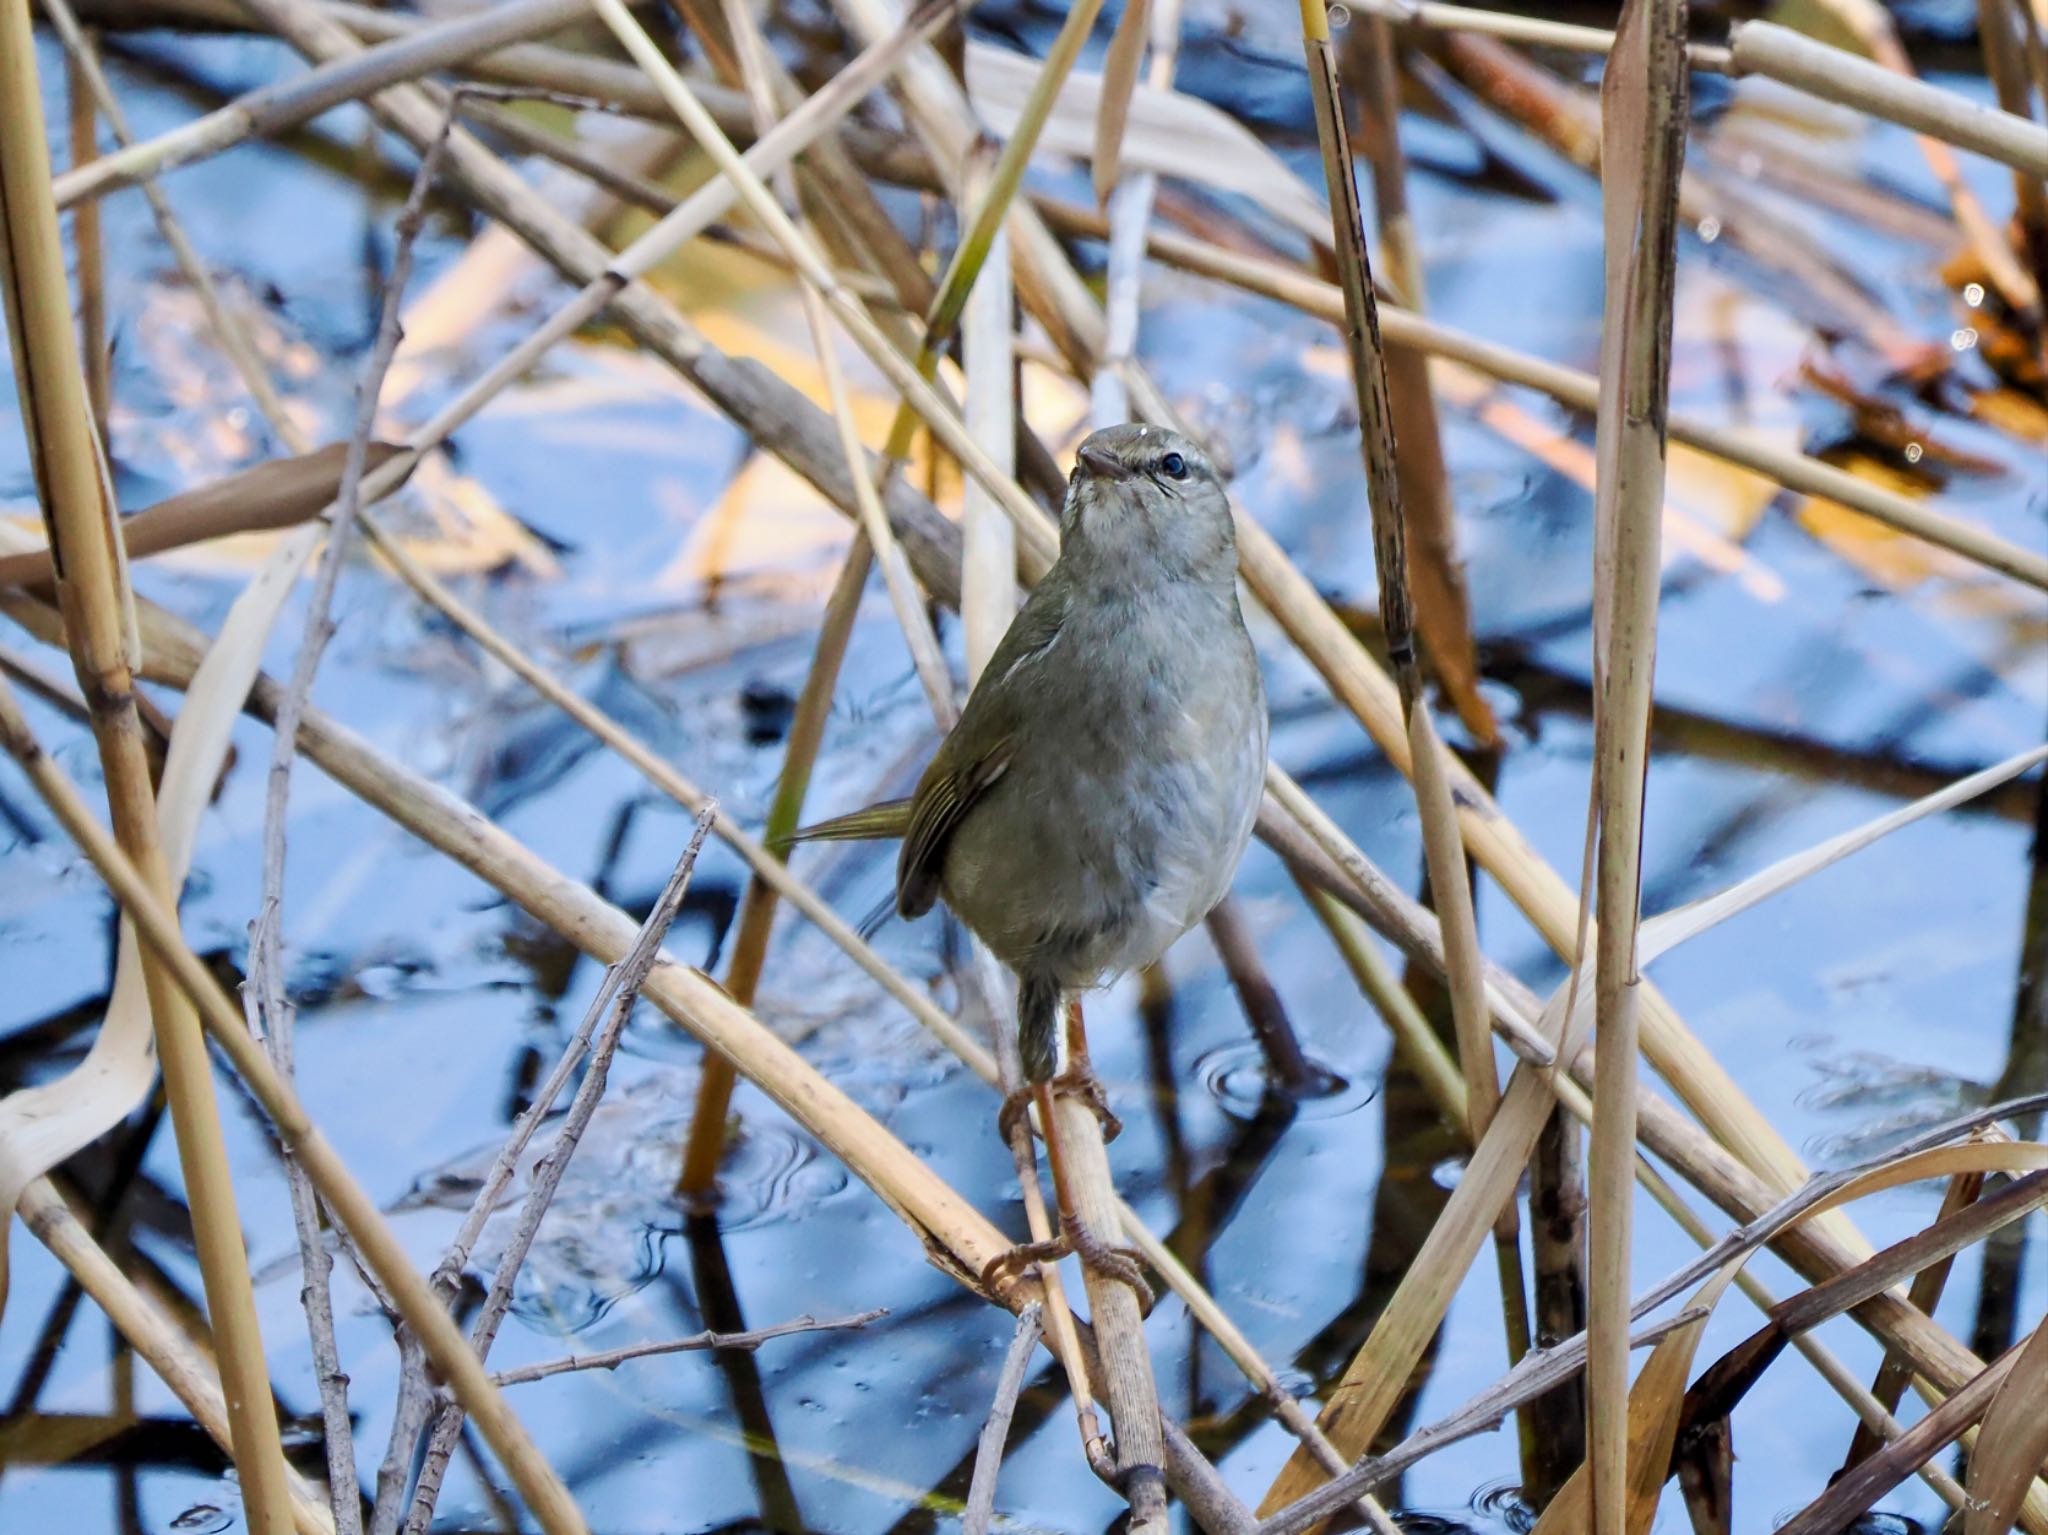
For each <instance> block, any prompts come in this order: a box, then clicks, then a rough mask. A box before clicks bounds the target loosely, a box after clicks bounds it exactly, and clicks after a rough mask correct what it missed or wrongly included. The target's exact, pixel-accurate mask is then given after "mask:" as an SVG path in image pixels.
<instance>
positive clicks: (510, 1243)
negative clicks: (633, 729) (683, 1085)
mask: <svg viewBox="0 0 2048 1535" xmlns="http://www.w3.org/2000/svg"><path fill="white" fill-rule="evenodd" d="M717 813H718V812H717V807H716V806H715V805H707V806H705V807H704V809H703V810H702V811H700V812H699V813H698V816H697V824H696V826H695V827H694V828H693V829H692V830H691V833H690V840H689V841H688V842H687V843H685V844H684V846H683V851H682V856H681V857H679V858H678V859H677V860H676V866H675V868H674V869H673V870H672V871H671V872H670V874H669V877H668V880H667V882H666V883H665V884H664V885H663V886H662V888H661V893H660V894H659V895H658V896H656V897H655V900H654V905H653V907H652V909H650V910H649V911H648V913H647V918H646V920H645V921H644V922H642V923H641V924H640V930H639V931H638V932H637V933H635V934H634V935H633V942H632V943H631V945H630V946H629V947H628V948H627V950H626V952H625V953H624V954H623V955H622V956H621V957H620V958H619V959H618V961H617V962H616V963H614V964H612V965H611V966H609V967H608V968H607V970H606V972H605V977H604V981H603V982H602V984H600V986H599V987H598V992H597V995H596V996H595V997H593V998H592V999H591V1004H590V1008H589V1010H588V1012H587V1013H586V1015H585V1018H584V1022H583V1024H582V1026H581V1027H580V1028H579V1029H578V1031H577V1032H578V1033H579V1034H581V1035H583V1036H584V1037H586V1038H590V1057H589V1064H588V1065H587V1066H586V1067H585V1068H584V1072H583V1080H582V1081H581V1082H579V1083H578V1084H577V1086H576V1096H575V1097H574V1098H572V1099H571V1100H570V1102H569V1111H568V1113H567V1114H565V1115H564V1116H563V1119H562V1128H561V1129H560V1130H558V1131H556V1132H555V1138H554V1141H553V1143H552V1144H551V1145H550V1146H549V1147H548V1149H547V1151H546V1152H545V1153H543V1154H542V1156H541V1158H540V1160H539V1161H538V1162H536V1163H535V1164H534V1166H533V1171H532V1173H531V1174H530V1175H529V1181H528V1184H527V1190H526V1198H525V1199H524V1200H523V1201H522V1202H521V1204H520V1207H519V1218H518V1220H517V1221H515V1222H514V1223H513V1227H512V1231H511V1233H510V1235H508V1236H507V1238H506V1240H505V1247H504V1250H503V1252H502V1253H500V1254H499V1257H498V1266H497V1268H496V1270H495V1271H494V1272H493V1273H492V1275H491V1285H490V1289H489V1291H488V1292H487V1293H486V1294H485V1296H484V1303H483V1306H482V1308H481V1309H480V1310H479V1311H478V1313H477V1318H476V1321H475V1322H474V1323H473V1324H471V1326H470V1330H469V1346H470V1348H471V1349H473V1350H474V1351H475V1353H476V1357H477V1359H478V1360H479V1361H482V1360H485V1359H488V1358H489V1357H490V1353H491V1345H492V1344H493V1343H495V1342H496V1341H497V1338H498V1328H499V1327H500V1326H501V1325H502V1324H503V1323H504V1320H505V1317H506V1315H507V1313H509V1312H510V1311H511V1309H512V1290H513V1287H514V1286H515V1285H516V1284H518V1282H519V1270H520V1269H521V1268H522V1267H523V1266H524V1265H525V1263H526V1255H527V1254H528V1253H529V1252H531V1251H532V1250H533V1243H534V1239H535V1238H536V1237H538V1236H539V1235H540V1227H541V1222H542V1221H543V1220H545V1219H546V1218H547V1213H548V1207H549V1206H550V1205H552V1204H553V1203H554V1199H555V1191H556V1190H557V1189H559V1188H560V1187H561V1185H562V1175H563V1174H564V1173H566V1172H567V1171H568V1170H569V1159H570V1158H571V1157H573V1156H575V1155H576V1148H577V1146H578V1145H580V1144H581V1143H582V1140H583V1132H584V1131H585V1129H587V1128H588V1127H589V1124H590V1120H591V1116H592V1115H594V1114H595V1113H596V1112H597V1106H598V1104H599V1102H600V1101H602V1099H603V1098H604V1090H605V1084H606V1082H607V1081H608V1080H609V1078H610V1075H611V1064H612V1056H613V1054H614V1052H616V1051H617V1049H618V1047H619V1040H620V1038H621V1037H622V1036H623V1035H624V1034H625V1032H626V1025H627V1023H628V1022H630V1021H631V1019H632V1017H633V1009H634V1007H635V1006H636V1005H637V1004H638V1003H639V1000H640V988H641V987H642V986H643V985H645V984H646V981H647V976H648V973H649V972H650V971H652V970H653V968H654V965H655V961H656V960H657V959H659V958H660V956H661V945H662V940H663V939H665V938H666V937H667V936H668V930H669V926H670V924H671V923H673V922H674V921H675V918H676V913H677V912H678V911H680V910H682V905H683V896H684V895H685V894H686V893H688V891H689V888H690V876H691V875H692V874H694V873H695V872H696V868H697V855H698V854H699V853H701V852H702V851H703V850H704V839H705V837H706V836H708V835H709V834H710V831H711V823H712V822H713V821H714V820H715V819H716V818H717ZM600 1017H602V1018H603V1020H604V1023H603V1027H602V1028H598V1027H597V1022H598V1019H599V1018H600ZM593 1030H595V1033H594V1037H593V1035H592V1031H593ZM418 1384H419V1385H420V1386H421V1387H422V1388H424V1387H425V1386H426V1384H427V1382H426V1379H425V1371H424V1370H422V1371H421V1378H420V1381H419V1383H418ZM401 1389H402V1388H401ZM423 1394H424V1392H423ZM462 1418H463V1412H462V1404H461V1403H460V1402H448V1403H445V1404H444V1405H443V1406H442V1408H441V1410H440V1412H439V1414H438V1415H437V1417H436V1418H435V1420H434V1428H433V1433H432V1435H431V1436H430V1437H429V1438H428V1440H427V1447H426V1452H425V1455H424V1457H423V1458H422V1460H421V1462H420V1474H419V1480H418V1482H417V1484H416V1485H415V1486H414V1489H413V1497H412V1508H411V1510H410V1512H408V1513H407V1515H406V1520H405V1527H406V1530H407V1531H408V1535H425V1531H426V1529H427V1527H428V1526H429V1525H431V1524H432V1523H433V1520H434V1505H435V1503H436V1501H437V1500H438V1499H439V1497H440V1493H441V1482H442V1479H443V1478H444V1477H445V1476H446V1475H447V1472H448V1461H449V1458H450V1456H452V1455H453V1454H454V1452H455V1441H456V1440H457V1439H458V1438H459V1437H460V1436H461V1434H462ZM410 1463H411V1457H410V1456H407V1457H405V1459H404V1461H403V1462H402V1464H408V1465H409V1464H410Z"/></svg>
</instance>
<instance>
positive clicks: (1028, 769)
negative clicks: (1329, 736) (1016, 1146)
mask: <svg viewBox="0 0 2048 1535" xmlns="http://www.w3.org/2000/svg"><path fill="white" fill-rule="evenodd" d="M1266 734H1267V720H1266V697H1265V688H1264V685H1263V683H1262V682H1261V680H1260V676H1259V666H1258V658H1257V656H1256V654H1255V653H1254V651H1253V649H1252V642H1251V637H1250V635H1249V634H1247V633H1246V632H1245V626H1244V616H1243V614H1242V613H1241V612H1240V610H1239V608H1238V600H1237V540H1236V530H1235V527H1234V525H1233V523H1232V521H1231V513H1230V503H1229V501H1228V499H1227V498H1226V497H1225V495H1224V493H1223V487H1222V485H1221V483H1220V482H1219V481H1218V479H1217V477H1216V472H1215V470H1214V468H1213V467H1212V466H1211V465H1210V463H1209V460H1208V458H1207V456H1206V455H1204V454H1203V452H1202V451H1201V450H1200V449H1199V448H1197V447H1196V446H1195V445H1194V444H1193V443H1191V442H1189V441H1188V440H1187V439H1186V438H1185V437H1182V436H1180V435H1179V434H1178V433H1175V432H1170V431H1166V430H1162V429H1161V428H1158V427H1151V426H1135V425H1133V426H1116V427H1110V428H1108V429H1107V430H1105V431H1100V432H1097V433H1095V434H1094V435H1093V436H1092V437H1090V438H1088V440H1087V441H1085V442H1084V443H1082V444H1081V448H1080V454H1079V460H1078V463H1077V465H1076V467H1075V470H1074V474H1073V478H1072V480H1071V482H1070V483H1069V485H1068V489H1067V499H1066V505H1065V508H1064V509H1063V511H1062V513H1061V517H1060V554H1059V558H1058V559H1057V560H1056V561H1055V562H1054V563H1053V566H1052V568H1051V569H1050V570H1048V571H1047V572H1046V574H1045V577H1044V579H1043V580H1041V581H1040V582H1039V583H1038V585H1037V587H1036V588H1035V589H1034V590H1033V591H1032V593H1031V595H1030V597H1029V598H1028V599H1027V600H1026V602H1025V603H1024V606H1023V607H1022V608H1021V609H1020V610H1019V612H1018V614H1017V617H1016V619H1015V620H1014V621H1013V622H1012V623H1011V625H1010V628H1009V631H1008V633H1006V634H1005V635H1004V636H1003V639H1002V643H1001V644H1000V645H998V646H997V648H996V652H995V654H994V655H993V656H991V657H990V658H989V663H988V666H987V668H986V670H985V671H984V672H983V674H982V678H981V681H980V683H979V685H978V686H977V687H976V688H975V689H974V692H973V695H972V696H971V697H970V698H969V699H968V701H967V707H966V708H965V709H964V710H962V711H961V715H960V719H959V723H957V724H956V725H955V726H954V727H953V729H952V731H951V732H950V733H949V734H948V735H947V736H946V739H945V740H944V741H943V742H942V743H941V744H940V746H939V749H938V753H937V755H936V756H934V757H933V758H932V762H931V765H930V766H929V767H928V768H926V769H925V773H924V777H923V778H922V779H921V780H920V781H919V783H918V786H917V792H916V793H915V794H914V795H912V796H911V797H910V798H909V799H908V800H898V801H894V802H892V803H890V804H886V805H878V806H875V807H873V808H872V809H869V810H863V811H856V812H855V813H853V814H852V815H848V816H843V817H840V818H839V819H837V820H833V821H827V822H824V823H822V824H820V825H818V826H814V827H810V828H808V829H807V830H805V831H803V832H800V833H799V834H798V835H799V837H802V838H870V837H888V836H901V837H902V838H903V848H902V852H901V855H900V856H899V858H898V860H897V865H896V908H897V910H898V911H899V912H900V913H902V915H904V916H905V917H918V916H922V915H923V914H924V913H925V912H927V911H929V910H930V909H931V907H932V904H933V902H934V901H935V900H937V899H939V898H941V897H943V898H944V900H945V902H946V904H947V905H948V906H949V907H951V908H952V910H953V911H954V913H955V914H956V915H957V916H958V917H959V918H960V920H961V921H963V922H964V923H966V924H967V926H968V927H969V928H970V929H971V930H972V931H973V932H974V933H975V934H976V936H978V937H979V938H980V939H981V940H982V941H983V942H984V943H985V944H987V945H988V947H989V949H990V951H991V952H993V953H994V954H995V956H996V957H997V958H998V959H1000V960H1001V961H1002V962H1003V963H1004V964H1005V965H1007V966H1008V967H1009V968H1010V970H1011V971H1013V972H1014V973H1015V974H1016V977H1017V982H1018V999H1017V1035H1018V1043H1019V1047H1020V1052H1021V1054H1022V1057H1023V1062H1024V1072H1025V1076H1026V1078H1027V1079H1028V1081H1029V1082H1030V1083H1033V1084H1036V1083H1041V1082H1044V1081H1046V1080H1047V1079H1049V1078H1050V1077H1051V1076H1052V1075H1053V1070H1054V1066H1055V1064H1056V1060H1057V1053H1058V1048H1057V1040H1058V1034H1059V1030H1058V1022H1059V1018H1060V1013H1061V1006H1062V1002H1063V1000H1064V999H1066V998H1068V997H1070V996H1071V995H1072V994H1074V993H1076V992H1079V991H1083V990H1086V989H1088V988H1090V987H1094V986H1100V985H1103V984H1106V983H1107V982H1108V981H1110V980H1112V979H1114V978H1115V977H1116V976H1117V975H1119V974H1121V973H1123V972H1124V971H1126V970H1131V969H1134V968H1138V967H1142V966H1144V965H1149V964H1150V963H1152V962H1153V961H1154V960H1156V959H1157V958H1159V956H1160V955H1161V954H1163V953H1164V952H1165V951H1166V949H1167V947H1168V945H1170V944H1171V943H1173V941H1174V940H1175V939H1177V938H1179V937H1180V936H1181V934H1183V933H1185V932H1186V931H1187V930H1188V929H1189V928H1191V927H1193V926H1194V925H1195V924H1196V923H1198V922H1200V921H1201V920H1202V919H1203V918H1204V917H1205V916H1207V915H1208V913H1209V911H1210V909H1211V908H1213V907H1214V906H1215V905H1216V903H1217V902H1218V901H1220V900H1222V898H1223V896H1224V895H1225V893H1226V892H1227V891H1228V890H1229V888H1230V881H1231V878H1232V876H1233V875H1234V874H1235V873H1236V870H1237V865H1238V860H1239V859H1240V858H1241V857H1242V856H1243V854H1244V850H1245V845H1246V843H1247V842H1248V841H1249V840H1250V838H1251V834H1252V823H1253V821H1254V820H1255V818H1256V817H1257V814H1258V807H1259V799H1260V794H1261V789H1262V785H1263V783H1264V781H1265V772H1266Z"/></svg>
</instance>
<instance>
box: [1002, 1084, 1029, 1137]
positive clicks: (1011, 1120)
mask: <svg viewBox="0 0 2048 1535" xmlns="http://www.w3.org/2000/svg"><path fill="white" fill-rule="evenodd" d="M1031 1093H1032V1089H1031V1088H1030V1086H1029V1085H1026V1086H1024V1087H1020V1088H1018V1089H1017V1090H1016V1091H1015V1092H1013V1093H1007V1094H1005V1095H1004V1097H1003V1106H1002V1108H1000V1109H998V1110H997V1111H996V1133H997V1134H999V1135H1001V1136H1002V1138H1003V1143H1004V1144H1005V1145H1008V1144H1009V1143H1010V1142H1011V1141H1012V1140H1014V1139H1015V1138H1016V1132H1017V1127H1018V1126H1019V1125H1022V1126H1023V1127H1024V1137H1025V1139H1026V1140H1029V1139H1030V1138H1031Z"/></svg>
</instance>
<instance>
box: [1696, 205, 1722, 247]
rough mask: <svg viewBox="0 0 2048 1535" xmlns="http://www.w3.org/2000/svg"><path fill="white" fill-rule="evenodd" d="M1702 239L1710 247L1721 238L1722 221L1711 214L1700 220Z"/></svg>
mask: <svg viewBox="0 0 2048 1535" xmlns="http://www.w3.org/2000/svg"><path fill="white" fill-rule="evenodd" d="M1700 238H1701V239H1702V240H1704V241H1706V243H1707V244H1709V245H1712V244H1713V243H1714V242H1715V241H1716V240H1718V239H1720V238H1721V221H1720V220H1719V219H1717V218H1715V217H1714V216H1713V215H1712V214H1711V213H1710V214H1708V215H1707V216H1706V217H1705V218H1703V219H1701V220H1700Z"/></svg>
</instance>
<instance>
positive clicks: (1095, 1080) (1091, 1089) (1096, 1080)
mask: <svg viewBox="0 0 2048 1535" xmlns="http://www.w3.org/2000/svg"><path fill="white" fill-rule="evenodd" d="M1049 1085H1050V1086H1051V1088H1052V1090H1053V1092H1054V1094H1056V1095H1058V1094H1068V1095H1071V1096H1073V1097H1076V1098H1079V1099H1080V1100H1081V1101H1082V1102H1083V1103H1085V1104H1086V1105H1087V1106H1088V1109H1089V1112H1090V1113H1092V1114H1093V1115H1094V1116H1095V1117H1096V1119H1098V1120H1100V1121H1101V1123H1102V1138H1103V1140H1105V1141H1113V1140H1115V1139H1116V1138H1117V1137H1118V1136H1119V1135H1121V1134H1123V1132H1124V1122H1123V1121H1122V1120H1121V1119H1118V1118H1117V1117H1116V1115H1115V1113H1114V1112H1113V1111H1112V1110H1111V1109H1110V1106H1109V1094H1108V1093H1107V1092H1106V1091H1104V1090H1103V1086H1102V1078H1100V1077H1098V1076H1097V1075H1096V1074H1095V1068H1094V1067H1093V1066H1091V1065H1089V1064H1088V1062H1087V1060H1086V1058H1083V1059H1081V1060H1079V1061H1076V1062H1074V1064H1072V1065H1071V1066H1069V1067H1067V1069H1066V1070H1065V1071H1063V1072H1061V1073H1060V1074H1059V1075H1058V1076H1056V1077H1054V1078H1053V1079H1052V1082H1051V1083H1050V1084H1049ZM1006 1107H1007V1106H1006Z"/></svg>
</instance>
